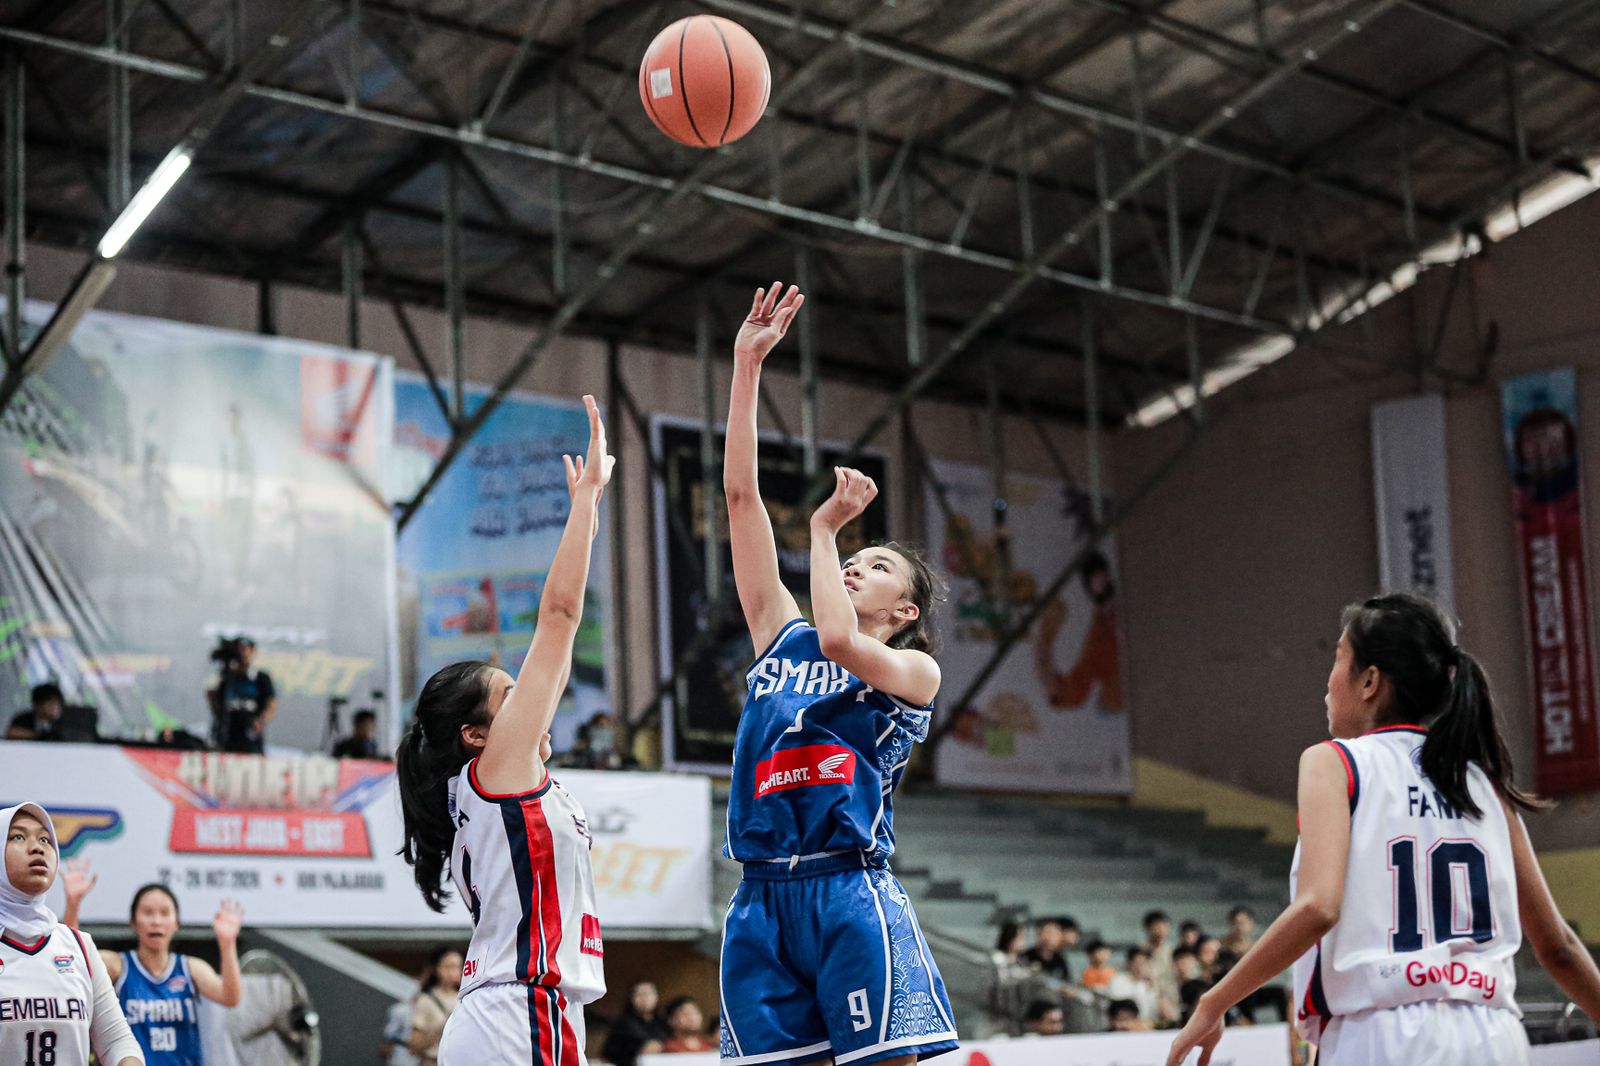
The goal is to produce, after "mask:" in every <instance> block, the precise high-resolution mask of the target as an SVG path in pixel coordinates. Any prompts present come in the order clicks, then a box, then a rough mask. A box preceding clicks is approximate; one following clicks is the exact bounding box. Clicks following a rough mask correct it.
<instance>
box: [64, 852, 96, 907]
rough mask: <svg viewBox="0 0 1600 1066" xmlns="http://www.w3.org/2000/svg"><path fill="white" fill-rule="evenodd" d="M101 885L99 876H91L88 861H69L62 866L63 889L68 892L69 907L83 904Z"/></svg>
mask: <svg viewBox="0 0 1600 1066" xmlns="http://www.w3.org/2000/svg"><path fill="white" fill-rule="evenodd" d="M99 883H100V876H99V875H98V874H95V875H92V876H91V875H90V872H89V860H88V859H68V860H67V861H66V862H64V863H62V864H61V887H62V888H63V889H65V890H66V893H67V904H68V905H69V906H70V905H73V904H76V903H80V902H82V900H83V897H84V896H87V895H88V894H89V893H90V892H92V891H93V890H94V886H95V885H98V884H99Z"/></svg>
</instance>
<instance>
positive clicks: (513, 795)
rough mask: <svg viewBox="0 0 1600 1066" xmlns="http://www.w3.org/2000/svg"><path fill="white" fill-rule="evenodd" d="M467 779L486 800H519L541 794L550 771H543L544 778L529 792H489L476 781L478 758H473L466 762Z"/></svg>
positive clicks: (546, 783) (547, 782)
mask: <svg viewBox="0 0 1600 1066" xmlns="http://www.w3.org/2000/svg"><path fill="white" fill-rule="evenodd" d="M467 780H468V781H470V782H472V787H473V790H474V791H476V792H477V793H478V795H480V796H482V797H483V798H484V799H486V800H520V799H535V798H537V797H538V796H540V795H542V794H543V792H544V789H545V786H546V785H548V784H549V783H550V771H549V770H548V769H546V770H545V772H544V780H542V781H540V782H539V787H538V788H535V789H533V790H532V791H529V792H490V791H488V790H487V789H485V788H484V787H483V786H482V785H481V784H479V783H478V760H477V759H473V760H472V761H471V762H469V763H467Z"/></svg>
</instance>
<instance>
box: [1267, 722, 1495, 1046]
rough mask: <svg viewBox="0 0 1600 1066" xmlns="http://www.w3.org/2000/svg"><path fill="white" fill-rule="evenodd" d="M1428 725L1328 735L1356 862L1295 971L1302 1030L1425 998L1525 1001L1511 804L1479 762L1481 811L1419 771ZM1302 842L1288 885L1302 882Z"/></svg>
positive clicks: (1470, 775) (1473, 770) (1475, 792)
mask: <svg viewBox="0 0 1600 1066" xmlns="http://www.w3.org/2000/svg"><path fill="white" fill-rule="evenodd" d="M1425 736H1426V731H1425V730H1423V729H1422V728H1420V727H1418V726H1392V727H1389V728H1386V729H1379V730H1375V731H1373V732H1371V733H1367V734H1365V735H1363V736H1360V737H1357V738H1355V739H1354V740H1343V741H1339V740H1334V741H1329V742H1328V743H1329V744H1331V745H1332V746H1333V747H1334V750H1335V751H1337V752H1338V753H1339V757H1340V759H1341V760H1342V761H1343V762H1344V764H1345V771H1346V774H1347V781H1348V789H1349V794H1350V812H1351V813H1350V862H1349V867H1348V869H1347V871H1346V873H1345V880H1344V905H1343V907H1342V908H1341V909H1340V912H1339V922H1338V924H1337V925H1335V926H1334V927H1333V928H1332V929H1331V930H1329V931H1328V933H1327V935H1325V936H1324V937H1323V938H1322V940H1321V941H1319V942H1318V944H1317V946H1316V947H1315V948H1313V949H1312V950H1311V951H1309V952H1307V953H1306V955H1305V956H1304V957H1303V958H1301V959H1300V960H1299V961H1298V962H1297V963H1295V967H1294V978H1295V1003H1296V1005H1297V1011H1296V1013H1297V1015H1298V1017H1299V1020H1300V1028H1301V1031H1302V1032H1304V1033H1305V1035H1306V1037H1307V1038H1308V1039H1310V1040H1313V1041H1315V1040H1316V1039H1317V1037H1318V1035H1319V1034H1320V1032H1321V1028H1322V1024H1323V1023H1324V1022H1325V1021H1326V1020H1327V1019H1329V1018H1332V1017H1334V1016H1336V1015H1343V1014H1352V1013H1354V1012H1356V1011H1363V1010H1369V1009H1372V1008H1381V1007H1397V1006H1400V1005H1401V1004H1405V1003H1417V1002H1421V1001H1425V1000H1446V999H1448V1000H1460V1001H1461V1002H1464V1003H1473V1004H1477V1005H1479V1006H1484V1007H1494V1008H1501V1009H1505V1010H1510V1011H1515V1010H1516V1009H1517V1005H1516V999H1515V992H1516V983H1517V978H1516V970H1515V969H1514V967H1513V965H1512V956H1514V955H1515V954H1516V953H1517V948H1518V947H1519V946H1520V945H1521V944H1522V927H1521V925H1520V924H1519V922H1518V917H1517V881H1516V870H1515V867H1514V865H1513V860H1512V856H1511V834H1510V830H1509V827H1508V826H1507V823H1506V816H1505V810H1504V808H1502V807H1501V805H1500V799H1499V796H1498V795H1497V794H1496V792H1495V790H1494V786H1493V785H1491V784H1490V783H1489V779H1488V778H1487V777H1486V776H1485V775H1484V773H1483V771H1482V770H1480V769H1479V768H1478V767H1477V766H1476V765H1474V766H1472V767H1470V768H1469V770H1468V772H1467V785H1468V789H1469V791H1470V793H1471V795H1472V799H1473V801H1474V802H1475V803H1477V805H1478V807H1479V809H1481V810H1482V811H1483V812H1484V813H1483V817H1482V818H1470V817H1467V816H1465V815H1463V814H1462V813H1461V812H1458V811H1456V810H1454V809H1452V808H1451V807H1450V805H1449V803H1448V802H1447V801H1446V800H1445V799H1444V798H1443V797H1442V796H1441V795H1439V793H1438V791H1437V790H1436V789H1435V788H1434V787H1433V784H1432V782H1430V781H1429V780H1428V778H1427V777H1425V776H1423V773H1422V769H1421V759H1422V742H1423V739H1424V737H1425ZM1299 881H1300V849H1299V847H1298V846H1297V847H1296V848H1295V855H1294V870H1293V872H1292V873H1291V874H1290V882H1289V887H1290V892H1291V894H1293V893H1294V892H1295V891H1297V890H1298V887H1299Z"/></svg>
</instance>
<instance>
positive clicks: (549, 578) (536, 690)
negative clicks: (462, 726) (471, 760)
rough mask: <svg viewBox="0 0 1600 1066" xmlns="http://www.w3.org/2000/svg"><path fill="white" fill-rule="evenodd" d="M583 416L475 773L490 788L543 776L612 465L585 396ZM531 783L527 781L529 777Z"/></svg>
mask: <svg viewBox="0 0 1600 1066" xmlns="http://www.w3.org/2000/svg"><path fill="white" fill-rule="evenodd" d="M583 403H584V406H585V407H586V408H587V409H588V412H589V454H588V457H587V458H586V459H585V458H582V457H580V458H578V459H573V458H571V457H569V456H562V461H563V462H564V463H566V467H567V491H568V492H569V493H570V494H571V497H572V507H571V510H569V511H568V512H567V525H566V528H565V529H564V530H563V531H562V534H561V543H560V545H559V546H558V547H557V548H556V554H555V558H554V559H553V560H551V563H550V571H549V573H548V574H547V575H546V576H545V583H544V590H543V592H542V593H541V594H540V597H539V618H538V622H537V623H536V624H535V628H534V631H533V642H532V644H530V645H529V647H528V657H527V658H526V659H525V660H523V663H522V669H521V671H520V672H519V674H518V680H517V683H516V685H514V686H513V687H512V689H511V692H510V693H509V694H508V695H507V696H506V700H505V704H504V705H503V706H502V707H501V709H500V713H499V714H497V715H495V716H494V722H493V725H492V726H491V727H490V729H489V739H488V742H487V744H486V746H485V748H484V752H483V755H482V757H481V758H480V760H479V772H480V774H481V776H482V777H483V778H484V780H485V783H486V784H488V785H489V787H491V788H497V789H501V790H504V791H508V792H515V791H521V790H523V789H528V788H534V787H537V785H538V784H539V780H540V779H541V778H542V776H543V773H544V766H543V761H542V760H541V758H540V754H539V746H540V741H541V740H542V739H543V737H544V734H545V731H546V730H548V729H549V728H550V720H551V719H552V718H554V717H555V713H556V706H557V704H559V703H560V701H561V693H562V690H563V689H564V688H565V687H566V679H567V675H568V673H569V671H570V670H571V666H572V645H573V642H574V641H575V640H576V639H577V636H578V626H579V624H580V623H581V622H582V621H583V598H584V592H585V590H586V589H587V587H588V584H589V556H590V549H591V547H592V546H593V542H594V537H595V534H596V533H598V532H599V531H600V496H601V494H602V493H603V492H604V491H605V487H606V483H607V482H609V481H610V480H611V467H612V464H614V463H615V462H616V460H615V458H614V457H612V456H611V455H610V454H608V453H607V451H606V429H605V426H604V424H602V423H601V421H600V409H599V407H598V406H596V404H595V402H594V397H593V396H585V397H584V398H583ZM530 768H531V773H532V780H527V778H528V776H529V773H530Z"/></svg>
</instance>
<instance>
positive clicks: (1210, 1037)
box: [1167, 1000, 1222, 1066]
mask: <svg viewBox="0 0 1600 1066" xmlns="http://www.w3.org/2000/svg"><path fill="white" fill-rule="evenodd" d="M1221 1039H1222V1016H1221V1015H1220V1014H1216V1013H1214V1012H1212V1011H1209V1010H1207V1009H1206V1005H1205V1001H1204V1000H1202V1001H1201V1002H1200V1003H1199V1004H1198V1005H1197V1006H1196V1007H1195V1009H1194V1014H1193V1015H1192V1016H1190V1018H1189V1024H1188V1025H1185V1026H1184V1027H1183V1031H1182V1032H1180V1033H1179V1034H1178V1036H1177V1039H1175V1040H1173V1041H1172V1050H1171V1051H1169V1052H1167V1066H1184V1062H1185V1060H1186V1059H1187V1058H1188V1057H1189V1052H1191V1051H1193V1050H1194V1049H1195V1048H1199V1049H1200V1058H1199V1061H1198V1063H1197V1064H1196V1066H1208V1064H1209V1063H1210V1062H1211V1053H1212V1052H1213V1051H1215V1050H1216V1049H1217V1041H1219V1040H1221Z"/></svg>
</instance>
